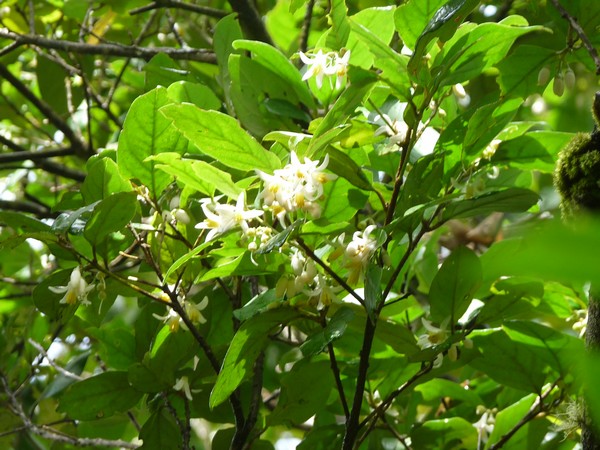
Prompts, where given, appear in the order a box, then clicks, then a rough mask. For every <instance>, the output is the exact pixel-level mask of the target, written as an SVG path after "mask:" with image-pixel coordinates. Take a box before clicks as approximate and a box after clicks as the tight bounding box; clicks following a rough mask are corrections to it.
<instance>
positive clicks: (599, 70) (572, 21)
mask: <svg viewBox="0 0 600 450" xmlns="http://www.w3.org/2000/svg"><path fill="white" fill-rule="evenodd" d="M550 1H551V2H552V4H553V5H554V7H555V8H556V9H557V10H558V12H559V13H560V15H561V16H562V17H563V18H564V19H565V20H566V21H567V22H569V25H571V28H573V29H574V30H575V32H576V33H577V35H578V36H579V39H581V42H583V46H584V47H585V48H586V50H587V51H588V53H589V54H590V56H591V57H592V59H593V60H594V64H595V65H596V75H600V56H599V55H598V51H597V50H596V49H595V48H594V46H593V45H592V43H591V42H590V39H589V38H588V37H587V35H586V34H585V31H584V30H583V28H581V25H579V22H578V21H577V19H576V18H575V17H573V16H572V15H571V14H569V11H567V10H566V9H565V8H564V7H563V6H562V5H561V4H560V3H559V2H558V0H550Z"/></svg>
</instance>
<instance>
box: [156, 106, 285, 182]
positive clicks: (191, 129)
mask: <svg viewBox="0 0 600 450" xmlns="http://www.w3.org/2000/svg"><path fill="white" fill-rule="evenodd" d="M161 113H163V114H164V115H165V117H167V118H168V119H170V120H172V121H173V124H174V126H175V127H176V128H177V129H178V130H179V131H180V132H181V133H182V134H183V135H184V136H185V137H186V138H187V139H189V140H190V141H191V142H192V143H194V144H195V145H196V146H197V149H198V150H199V152H200V153H203V154H206V155H208V156H210V157H212V158H214V159H215V160H217V161H219V162H220V163H221V164H224V165H225V166H227V167H231V168H233V169H239V170H243V171H251V170H255V169H258V170H263V171H266V172H272V171H273V170H275V169H278V168H279V167H280V166H281V162H280V161H279V158H277V156H275V155H274V154H273V153H270V152H268V151H267V150H265V149H264V148H263V147H262V146H261V145H260V144H259V143H258V142H256V140H255V139H254V138H252V137H251V136H250V135H249V134H248V133H246V132H245V131H244V130H243V129H242V128H240V126H239V125H238V123H237V121H236V120H235V119H234V118H233V117H231V116H228V115H226V114H222V113H220V112H217V111H205V110H202V109H200V108H198V107H196V106H194V105H190V104H181V105H168V106H165V107H163V108H161Z"/></svg>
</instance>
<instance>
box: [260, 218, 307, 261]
mask: <svg viewBox="0 0 600 450" xmlns="http://www.w3.org/2000/svg"><path fill="white" fill-rule="evenodd" d="M301 225H302V221H301V220H296V221H295V222H294V223H293V224H291V225H290V226H289V227H286V228H285V229H284V230H283V231H281V232H280V233H277V234H276V235H275V236H273V237H272V238H271V239H269V240H268V241H267V242H266V244H265V245H264V247H260V248H259V249H258V250H257V251H256V254H258V255H263V254H265V253H270V252H272V251H273V250H279V249H280V248H281V246H282V245H284V244H285V243H286V242H287V240H288V238H289V237H290V235H291V234H292V233H294V232H295V231H296V230H298V228H300V226H301Z"/></svg>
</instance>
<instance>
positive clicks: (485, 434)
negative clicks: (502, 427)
mask: <svg viewBox="0 0 600 450" xmlns="http://www.w3.org/2000/svg"><path fill="white" fill-rule="evenodd" d="M481 410H483V411H484V412H483V414H482V415H481V417H480V418H479V420H478V421H477V422H475V423H474V424H473V426H474V427H475V428H476V429H477V433H478V435H479V441H480V442H483V443H484V444H485V443H486V442H487V441H488V438H489V436H490V434H491V433H492V431H494V425H495V424H496V419H495V418H494V410H489V409H485V408H484V407H483V406H478V407H477V413H478V414H481V413H480V411H481Z"/></svg>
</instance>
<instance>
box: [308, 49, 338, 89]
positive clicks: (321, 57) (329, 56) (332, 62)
mask: <svg viewBox="0 0 600 450" xmlns="http://www.w3.org/2000/svg"><path fill="white" fill-rule="evenodd" d="M299 55H300V59H301V60H302V62H303V63H304V64H306V65H307V67H308V68H307V70H306V72H305V73H304V76H303V77H302V80H308V79H309V78H313V77H314V78H315V81H316V83H317V87H318V88H319V89H321V87H322V86H323V78H324V77H325V76H335V77H336V80H335V88H336V89H339V88H340V87H342V81H343V80H344V77H345V76H346V74H347V73H348V62H349V61H350V50H346V51H345V52H344V54H343V55H342V56H340V54H339V53H337V52H328V53H323V50H319V51H318V52H317V53H313V54H312V55H311V56H309V55H307V54H305V53H303V52H300V53H299Z"/></svg>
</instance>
